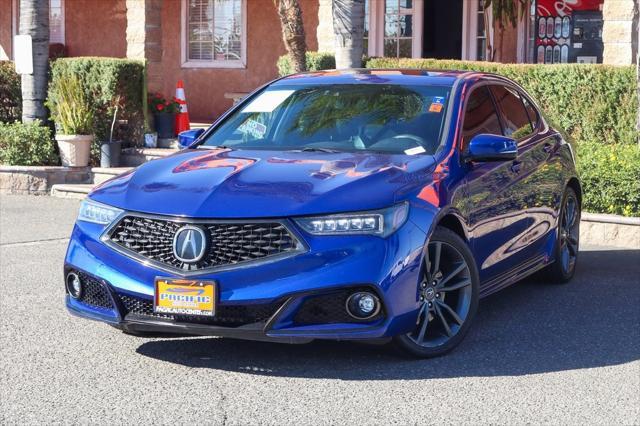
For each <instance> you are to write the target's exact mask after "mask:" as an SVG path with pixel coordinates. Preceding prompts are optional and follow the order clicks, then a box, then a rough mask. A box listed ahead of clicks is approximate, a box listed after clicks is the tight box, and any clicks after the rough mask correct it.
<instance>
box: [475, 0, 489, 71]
mask: <svg viewBox="0 0 640 426" xmlns="http://www.w3.org/2000/svg"><path fill="white" fill-rule="evenodd" d="M477 15H478V16H477V17H476V19H477V22H478V31H477V34H476V60H478V61H486V60H487V29H486V27H485V19H486V17H485V13H484V0H478V11H477Z"/></svg>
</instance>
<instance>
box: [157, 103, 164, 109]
mask: <svg viewBox="0 0 640 426" xmlns="http://www.w3.org/2000/svg"><path fill="white" fill-rule="evenodd" d="M156 109H157V110H158V111H162V110H163V109H164V105H162V104H158V105H156Z"/></svg>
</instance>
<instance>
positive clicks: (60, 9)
mask: <svg viewBox="0 0 640 426" xmlns="http://www.w3.org/2000/svg"><path fill="white" fill-rule="evenodd" d="M49 43H51V44H53V43H60V44H64V0H49Z"/></svg>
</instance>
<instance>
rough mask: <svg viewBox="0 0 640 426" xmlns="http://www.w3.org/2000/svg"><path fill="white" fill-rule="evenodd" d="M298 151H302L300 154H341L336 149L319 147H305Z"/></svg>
mask: <svg viewBox="0 0 640 426" xmlns="http://www.w3.org/2000/svg"><path fill="white" fill-rule="evenodd" d="M299 151H302V152H328V153H331V154H335V153H337V152H341V151H338V150H336V149H331V148H320V147H312V146H306V147H304V148H302V149H300V150H299Z"/></svg>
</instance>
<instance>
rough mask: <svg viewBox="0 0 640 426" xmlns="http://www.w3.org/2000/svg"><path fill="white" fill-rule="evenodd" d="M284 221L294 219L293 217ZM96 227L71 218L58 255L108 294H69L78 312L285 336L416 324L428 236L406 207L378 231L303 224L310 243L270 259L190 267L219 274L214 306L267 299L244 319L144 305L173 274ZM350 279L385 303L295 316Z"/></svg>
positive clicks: (119, 320)
mask: <svg viewBox="0 0 640 426" xmlns="http://www.w3.org/2000/svg"><path fill="white" fill-rule="evenodd" d="M291 226H292V227H294V226H295V225H294V224H293V223H292V224H291ZM103 230H104V227H102V226H100V225H95V224H92V223H86V222H78V223H77V224H76V226H75V227H74V230H73V234H72V237H71V240H70V243H69V248H68V251H67V255H66V259H65V271H66V270H68V269H74V270H76V271H80V272H81V273H83V274H85V276H86V277H88V279H93V280H95V281H96V282H98V283H99V285H101V286H103V288H104V289H105V291H106V294H107V295H108V297H109V300H110V302H111V303H110V305H109V304H106V303H97V304H95V303H90V302H88V301H87V300H76V299H73V298H71V297H70V296H69V295H68V294H67V295H66V305H67V308H68V310H69V311H70V312H71V313H72V314H74V315H77V316H81V317H85V318H89V319H94V320H98V321H102V322H106V323H109V324H111V325H113V326H115V327H118V328H120V329H123V330H127V331H134V332H135V331H144V332H168V333H181V334H182V333H184V334H193V335H212V336H224V337H235V338H242V339H250V340H269V341H279V342H287V343H303V342H307V341H309V340H312V339H345V340H346V339H349V340H351V339H377V338H383V337H389V336H393V335H397V334H402V333H406V332H408V331H410V330H411V329H412V328H413V327H414V321H415V315H416V310H417V309H418V300H417V285H416V283H417V282H418V274H419V270H420V262H421V258H422V248H423V246H424V243H425V238H426V236H425V234H424V232H423V231H422V230H421V229H420V228H419V227H417V226H415V225H414V223H413V222H412V220H411V217H410V218H409V220H408V221H407V222H406V223H405V224H404V225H403V226H402V227H401V228H400V229H398V230H397V231H396V232H395V233H394V234H393V235H391V236H389V237H387V238H385V239H383V238H379V237H373V236H323V237H313V236H310V235H306V234H303V237H304V239H305V241H306V243H307V245H308V247H309V250H308V251H306V252H304V253H300V254H298V255H296V256H293V257H290V258H286V259H282V260H279V261H276V262H273V263H265V264H260V265H253V266H248V267H238V268H233V269H227V270H221V271H214V272H207V273H203V274H202V275H198V276H197V278H199V279H210V280H215V281H217V282H218V286H219V300H218V307H219V308H222V310H223V311H224V310H225V309H226V310H228V311H233V310H234V309H235V310H240V311H243V312H253V311H254V310H256V309H257V310H259V308H261V307H269V308H270V309H271V310H269V309H267V310H266V314H265V313H262V314H261V315H254V316H252V315H245V317H243V320H240V321H236V320H233V321H230V322H225V321H223V319H224V317H223V318H218V319H216V320H213V321H201V320H200V319H197V318H196V319H195V320H194V319H193V318H186V319H185V318H179V317H173V318H171V317H169V318H167V317H163V316H161V315H154V314H152V312H150V311H149V306H150V304H152V300H153V292H154V282H155V279H156V278H157V277H168V276H171V274H169V273H167V272H166V271H162V270H158V269H156V268H154V267H152V266H150V265H148V264H144V263H141V262H139V261H136V260H134V259H132V258H131V257H128V256H126V255H125V254H122V253H120V252H118V251H116V250H114V249H112V248H110V247H109V246H107V245H106V244H104V243H103V242H102V241H100V236H101V234H102V232H103ZM190 278H194V277H193V276H191V277H190ZM356 289H368V290H370V291H372V292H375V293H376V294H377V295H378V297H379V298H380V300H381V302H382V305H383V313H382V315H379V316H377V317H374V318H373V319H372V320H368V321H350V320H348V318H347V319H345V317H344V316H340V315H339V314H336V315H333V316H331V315H330V316H329V317H327V320H326V321H322V318H323V317H322V316H320V317H319V318H320V319H318V320H317V321H303V322H301V321H300V320H299V318H300V312H301V310H302V309H303V308H306V306H307V305H306V304H308V302H310V301H311V300H312V299H313V300H316V301H317V300H318V298H320V297H328V298H329V299H327V300H330V299H331V297H333V296H332V295H339V294H347V293H349V292H351V291H355V290H356ZM340 297H344V296H336V297H334V302H332V304H331V306H330V307H329V310H330V309H332V308H333V307H335V309H339V308H344V304H342V305H341V302H340V300H341V299H340ZM322 300H324V299H322ZM336 300H337V301H336ZM132 301H133V302H132ZM131 303H134V304H133V305H132V304H131ZM340 305H341V306H340ZM140 306H142V307H140ZM151 309H152V308H151Z"/></svg>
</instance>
